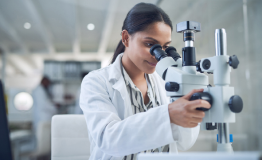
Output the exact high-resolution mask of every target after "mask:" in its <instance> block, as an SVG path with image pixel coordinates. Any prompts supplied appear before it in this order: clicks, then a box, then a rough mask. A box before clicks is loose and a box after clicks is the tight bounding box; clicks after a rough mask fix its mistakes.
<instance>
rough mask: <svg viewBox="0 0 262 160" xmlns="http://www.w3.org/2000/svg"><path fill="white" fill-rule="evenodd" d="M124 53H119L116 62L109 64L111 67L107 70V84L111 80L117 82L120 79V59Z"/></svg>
mask: <svg viewBox="0 0 262 160" xmlns="http://www.w3.org/2000/svg"><path fill="white" fill-rule="evenodd" d="M123 54H124V53H120V54H119V55H118V56H117V57H116V60H115V62H114V63H113V64H111V65H112V66H111V67H110V69H109V82H111V81H112V80H118V79H119V78H120V77H122V75H121V68H120V67H121V64H120V63H121V62H120V59H121V57H122V56H123Z"/></svg>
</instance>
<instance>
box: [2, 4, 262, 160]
mask: <svg viewBox="0 0 262 160" xmlns="http://www.w3.org/2000/svg"><path fill="white" fill-rule="evenodd" d="M139 2H141V1H139V0H132V1H129V0H93V1H92V0H0V48H1V50H0V53H1V55H0V56H1V57H0V58H1V60H0V67H1V68H0V70H1V75H0V76H1V80H2V81H3V83H4V85H5V96H6V97H5V98H6V101H7V109H8V120H9V127H10V132H11V133H10V137H11V142H12V149H13V154H14V157H15V159H30V158H32V157H33V158H35V159H50V147H51V145H50V144H51V143H50V121H51V117H52V116H53V115H55V114H81V110H80V108H79V106H78V98H79V88H80V84H81V80H82V78H83V76H84V75H86V74H88V72H90V71H92V70H95V69H99V68H102V67H105V66H107V65H109V63H110V60H111V58H112V55H113V52H114V50H115V48H116V46H117V44H118V42H119V41H120V39H121V36H120V33H121V28H122V25H123V21H124V18H125V17H126V14H127V12H128V11H129V10H130V9H131V8H132V7H133V6H134V5H135V4H137V3H139ZM143 2H147V3H153V4H156V5H158V6H159V7H161V8H162V9H163V10H164V11H165V12H166V13H167V14H168V15H169V16H170V19H171V20H172V23H173V26H174V31H173V34H172V43H171V45H172V46H175V47H176V48H177V50H178V52H179V53H180V54H181V49H182V48H183V47H184V42H183V39H182V34H178V33H176V31H175V30H176V27H175V26H176V24H177V23H179V22H181V21H186V20H191V21H197V22H200V23H201V32H200V33H197V34H196V38H195V43H194V45H195V47H196V57H197V61H198V60H200V59H201V58H204V57H211V56H214V55H215V39H214V32H215V29H218V28H225V29H226V32H227V45H228V55H237V56H238V58H239V61H240V65H239V67H238V68H237V69H236V70H233V69H232V72H231V86H234V87H235V94H237V95H240V96H241V97H242V99H243V101H244V109H243V111H242V112H241V113H239V114H237V115H236V123H234V124H230V132H231V133H232V134H233V135H234V142H233V148H234V150H235V151H258V150H262V124H261V122H262V121H261V119H260V118H261V115H262V107H261V104H262V97H261V95H262V91H261V90H262V84H261V80H262V72H261V70H260V69H261V68H262V63H261V59H260V58H262V54H261V48H260V47H261V45H262V41H261V37H262V30H261V27H262V17H261V15H262V1H261V0H146V1H143ZM209 77H210V84H212V83H213V81H212V80H213V79H212V75H209ZM43 106H45V107H43ZM216 134H217V131H201V133H200V135H199V138H198V140H197V142H196V144H195V145H194V146H193V147H192V148H191V149H190V151H201V152H202V151H216Z"/></svg>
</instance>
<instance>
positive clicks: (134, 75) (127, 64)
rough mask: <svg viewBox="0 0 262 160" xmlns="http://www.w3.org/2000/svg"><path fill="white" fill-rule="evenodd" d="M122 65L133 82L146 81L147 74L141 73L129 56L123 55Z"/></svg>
mask: <svg viewBox="0 0 262 160" xmlns="http://www.w3.org/2000/svg"><path fill="white" fill-rule="evenodd" d="M122 64H123V67H124V68H125V70H126V72H127V74H128V75H129V77H130V78H131V79H132V81H133V82H135V81H143V80H145V73H144V72H143V71H141V70H140V69H139V68H138V67H137V66H136V65H135V64H134V63H133V62H132V61H131V60H130V59H129V57H128V56H127V54H125V53H124V54H123V57H122Z"/></svg>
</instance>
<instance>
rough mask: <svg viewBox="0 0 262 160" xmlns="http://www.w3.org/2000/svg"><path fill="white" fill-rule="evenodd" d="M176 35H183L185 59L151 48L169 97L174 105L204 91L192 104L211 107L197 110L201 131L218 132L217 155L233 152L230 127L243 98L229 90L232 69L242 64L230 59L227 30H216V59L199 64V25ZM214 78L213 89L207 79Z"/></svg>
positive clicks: (184, 25) (184, 26) (187, 25)
mask: <svg viewBox="0 0 262 160" xmlns="http://www.w3.org/2000/svg"><path fill="white" fill-rule="evenodd" d="M176 30H177V33H183V40H184V42H185V47H184V48H182V58H181V57H180V55H179V54H178V53H177V51H176V48H174V47H168V48H167V49H166V50H165V51H163V50H162V47H161V45H159V44H156V45H154V46H152V47H151V48H150V53H151V55H153V56H155V58H156V60H157V61H158V63H157V66H156V72H157V73H158V74H159V75H160V76H161V77H162V78H163V80H164V81H165V82H166V83H165V89H166V95H167V96H169V97H170V101H171V103H172V102H174V101H175V100H177V99H178V98H180V97H182V96H184V95H186V94H188V93H189V92H190V91H191V90H193V89H200V88H203V89H204V91H203V92H201V93H195V94H193V95H192V97H191V98H190V100H196V99H203V100H206V101H208V102H209V103H210V104H211V108H210V109H206V108H197V110H201V111H204V112H205V117H204V118H203V121H202V122H201V125H200V128H201V130H215V129H217V130H218V135H217V151H218V152H233V148H232V146H231V142H233V136H232V135H231V134H229V123H234V122H235V121H236V118H235V113H240V112H241V111H242V109H243V101H242V99H241V97H240V96H238V95H234V87H230V86H229V85H230V72H231V67H232V68H233V69H236V68H237V66H238V64H239V61H238V58H237V56H235V55H233V56H228V55H227V39H226V30H225V29H224V28H222V29H216V30H215V51H216V55H215V56H213V57H208V58H203V59H201V60H200V61H198V62H196V49H195V47H194V41H195V33H197V32H200V31H201V25H200V23H199V22H194V21H184V22H180V23H178V24H177V25H176ZM204 72H207V73H208V74H213V76H214V78H213V79H214V86H211V85H210V84H209V80H208V76H207V75H206V74H204Z"/></svg>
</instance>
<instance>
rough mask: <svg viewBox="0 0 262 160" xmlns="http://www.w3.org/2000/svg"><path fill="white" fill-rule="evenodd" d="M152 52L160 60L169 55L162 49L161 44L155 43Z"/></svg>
mask: <svg viewBox="0 0 262 160" xmlns="http://www.w3.org/2000/svg"><path fill="white" fill-rule="evenodd" d="M150 54H151V55H152V56H155V58H156V60H157V61H160V60H161V59H162V58H165V57H167V54H166V52H165V51H163V50H162V46H161V45H160V44H155V45H153V46H152V47H151V48H150Z"/></svg>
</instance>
